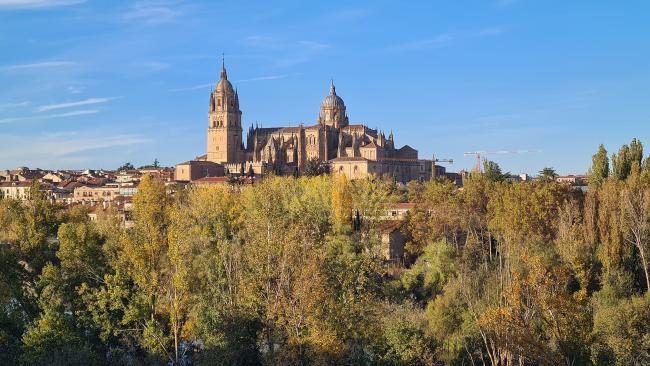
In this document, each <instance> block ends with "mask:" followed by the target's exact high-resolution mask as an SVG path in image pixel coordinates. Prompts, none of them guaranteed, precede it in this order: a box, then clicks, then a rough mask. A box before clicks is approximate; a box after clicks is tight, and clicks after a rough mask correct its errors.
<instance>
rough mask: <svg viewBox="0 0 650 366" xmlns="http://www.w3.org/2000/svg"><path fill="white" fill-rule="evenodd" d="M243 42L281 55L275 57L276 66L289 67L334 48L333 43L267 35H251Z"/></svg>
mask: <svg viewBox="0 0 650 366" xmlns="http://www.w3.org/2000/svg"><path fill="white" fill-rule="evenodd" d="M243 43H244V44H245V45H247V46H249V47H254V48H258V49H262V50H264V52H266V53H267V54H276V55H279V57H277V58H275V59H274V62H273V66H275V67H289V66H294V65H297V64H301V63H305V62H308V61H310V60H312V59H313V58H314V57H317V56H318V55H321V54H322V53H323V52H324V51H326V50H329V49H331V48H333V46H332V45H331V44H327V43H323V42H318V41H313V40H298V41H296V40H288V39H286V38H284V37H272V36H267V35H251V36H248V37H246V38H245V39H244V40H243Z"/></svg>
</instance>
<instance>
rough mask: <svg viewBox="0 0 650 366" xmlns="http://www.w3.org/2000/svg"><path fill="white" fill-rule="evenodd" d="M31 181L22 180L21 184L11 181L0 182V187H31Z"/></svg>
mask: <svg viewBox="0 0 650 366" xmlns="http://www.w3.org/2000/svg"><path fill="white" fill-rule="evenodd" d="M31 186H32V181H30V180H24V181H21V182H17V181H12V182H0V187H31Z"/></svg>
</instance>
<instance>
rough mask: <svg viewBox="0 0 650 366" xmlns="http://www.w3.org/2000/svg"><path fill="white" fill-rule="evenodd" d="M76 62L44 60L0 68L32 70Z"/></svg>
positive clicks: (69, 64)
mask: <svg viewBox="0 0 650 366" xmlns="http://www.w3.org/2000/svg"><path fill="white" fill-rule="evenodd" d="M0 1H2V0H0ZM76 64H77V63H76V62H72V61H43V62H36V63H31V64H16V65H7V66H1V67H0V70H6V71H11V70H31V69H42V68H48V67H62V66H72V65H76Z"/></svg>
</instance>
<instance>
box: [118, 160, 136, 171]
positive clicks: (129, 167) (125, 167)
mask: <svg viewBox="0 0 650 366" xmlns="http://www.w3.org/2000/svg"><path fill="white" fill-rule="evenodd" d="M133 169H135V167H134V166H133V164H131V163H130V162H126V163H124V164H122V166H120V167H119V168H117V171H123V170H133Z"/></svg>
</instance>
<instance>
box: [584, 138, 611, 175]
mask: <svg viewBox="0 0 650 366" xmlns="http://www.w3.org/2000/svg"><path fill="white" fill-rule="evenodd" d="M608 176H609V158H608V157H607V150H605V146H604V145H603V144H600V145H599V146H598V151H597V152H596V153H595V154H594V155H593V156H592V157H591V168H589V172H588V174H587V177H588V180H589V183H591V184H594V185H600V184H601V183H602V182H603V181H604V180H605V179H607V177H608Z"/></svg>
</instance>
